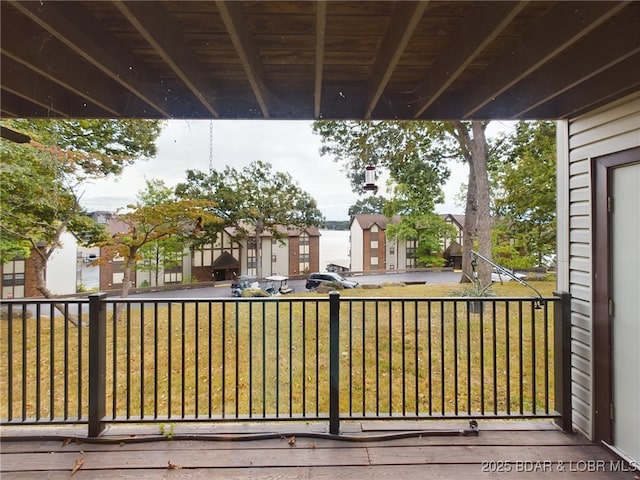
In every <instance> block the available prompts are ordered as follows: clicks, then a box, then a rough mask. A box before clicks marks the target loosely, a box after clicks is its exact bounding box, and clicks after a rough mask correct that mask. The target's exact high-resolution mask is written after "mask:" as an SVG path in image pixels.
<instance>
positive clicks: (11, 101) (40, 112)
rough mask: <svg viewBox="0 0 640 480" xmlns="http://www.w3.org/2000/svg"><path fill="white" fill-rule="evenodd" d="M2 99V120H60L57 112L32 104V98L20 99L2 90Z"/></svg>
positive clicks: (0, 93)
mask: <svg viewBox="0 0 640 480" xmlns="http://www.w3.org/2000/svg"><path fill="white" fill-rule="evenodd" d="M0 98H2V107H1V108H0V116H2V118H59V116H58V115H57V114H56V113H55V112H51V111H50V110H47V109H46V108H42V107H41V106H40V105H36V104H35V103H33V102H31V99H30V98H27V99H24V98H22V97H18V96H17V95H15V94H13V93H11V92H9V91H8V90H5V89H4V88H2V89H0Z"/></svg>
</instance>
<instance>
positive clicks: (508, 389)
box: [504, 302, 511, 415]
mask: <svg viewBox="0 0 640 480" xmlns="http://www.w3.org/2000/svg"><path fill="white" fill-rule="evenodd" d="M510 305H511V303H510V302H505V307H504V323H505V329H504V332H505V334H504V336H505V355H504V357H505V362H506V365H505V372H506V386H505V393H506V397H507V398H506V402H507V408H506V413H507V415H510V414H511V342H510V340H511V333H510V331H509V330H510V329H509V326H510V318H511V317H510V314H509V307H510Z"/></svg>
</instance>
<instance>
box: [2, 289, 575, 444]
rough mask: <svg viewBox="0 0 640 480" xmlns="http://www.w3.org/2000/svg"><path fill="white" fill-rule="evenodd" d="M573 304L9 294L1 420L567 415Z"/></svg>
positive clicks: (562, 300) (92, 426) (333, 426)
mask: <svg viewBox="0 0 640 480" xmlns="http://www.w3.org/2000/svg"><path fill="white" fill-rule="evenodd" d="M568 302H569V296H568V295H567V294H557V295H556V296H554V297H552V298H547V299H544V301H542V302H540V301H539V299H531V298H484V299H465V298H454V297H448V298H364V299H363V298H358V299H356V298H340V295H339V294H337V293H335V292H334V293H332V294H330V296H329V298H310V297H307V298H295V297H271V298H268V299H234V300H225V299H216V300H205V299H189V300H175V299H154V300H139V299H135V300H134V299H107V298H106V296H105V295H104V294H95V295H92V296H91V297H90V298H89V300H88V301H87V300H65V301H58V300H56V301H55V303H53V302H51V301H44V300H40V301H34V300H10V301H7V302H3V319H2V324H1V329H0V333H1V340H0V389H1V390H0V392H1V393H0V417H1V418H2V423H3V424H16V423H17V424H32V423H78V422H87V423H88V425H89V435H91V436H95V435H98V434H99V433H100V431H101V430H102V426H103V425H104V424H105V423H107V422H123V421H152V422H160V421H163V422H164V421H170V422H174V421H201V420H206V421H226V420H239V419H251V420H256V421H258V420H275V419H277V420H295V419H309V420H328V421H329V426H330V431H331V432H332V433H337V432H338V431H339V423H340V421H341V420H345V419H364V418H369V419H376V418H406V419H416V418H461V417H464V418H481V417H492V418H514V417H517V418H539V417H557V418H558V419H559V420H558V421H559V422H560V423H561V425H562V426H563V427H564V428H567V426H570V407H571V405H570V379H569V375H570V371H569V368H570V365H569V355H570V343H569V341H570V340H569V330H568V328H569V327H568V324H569V318H568V313H567V312H568ZM538 307H539V308H538ZM69 319H71V320H72V321H69ZM87 325H88V326H87ZM567 429H568V428H567Z"/></svg>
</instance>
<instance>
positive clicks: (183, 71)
mask: <svg viewBox="0 0 640 480" xmlns="http://www.w3.org/2000/svg"><path fill="white" fill-rule="evenodd" d="M113 4H114V5H115V7H116V8H117V9H118V11H119V12H120V13H121V14H122V15H123V16H124V17H125V18H126V19H127V21H128V22H129V23H130V24H131V25H132V26H133V27H134V28H135V29H136V31H137V32H138V33H139V34H140V35H142V37H143V38H144V39H145V40H146V41H147V42H148V43H149V45H151V47H152V48H153V49H154V50H155V52H156V53H157V54H158V55H159V56H160V57H161V58H162V60H163V61H164V62H165V63H166V64H167V65H168V66H169V68H171V70H173V72H174V73H175V74H176V76H177V77H178V78H179V79H180V80H181V81H182V83H184V85H186V87H187V88H188V89H189V90H190V91H191V93H193V95H194V96H195V97H196V98H197V99H198V100H199V101H200V103H202V105H204V107H205V108H206V109H207V111H209V113H211V115H212V116H213V117H215V118H219V117H220V115H219V113H218V111H217V109H216V108H215V106H214V105H213V102H212V101H211V99H213V98H215V92H214V91H213V89H212V88H211V87H210V85H211V81H210V80H209V79H207V78H206V77H205V76H204V75H203V74H202V72H203V70H204V68H203V66H202V63H201V62H200V60H199V59H198V57H197V56H196V54H195V53H194V51H193V49H191V47H189V45H187V42H186V41H185V39H184V36H183V35H182V34H181V33H180V32H179V31H178V30H177V28H176V25H175V22H173V21H172V19H171V18H170V16H169V14H168V13H167V12H166V10H165V9H164V7H163V6H162V3H158V4H157V5H156V6H155V9H154V11H153V15H149V8H148V5H145V4H144V3H141V2H126V3H125V2H123V1H122V0H114V1H113Z"/></svg>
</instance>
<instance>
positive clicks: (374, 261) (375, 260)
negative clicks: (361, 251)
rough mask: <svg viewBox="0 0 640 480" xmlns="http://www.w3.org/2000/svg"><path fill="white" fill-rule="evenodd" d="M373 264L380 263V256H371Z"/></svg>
mask: <svg viewBox="0 0 640 480" xmlns="http://www.w3.org/2000/svg"><path fill="white" fill-rule="evenodd" d="M371 265H378V257H371Z"/></svg>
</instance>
